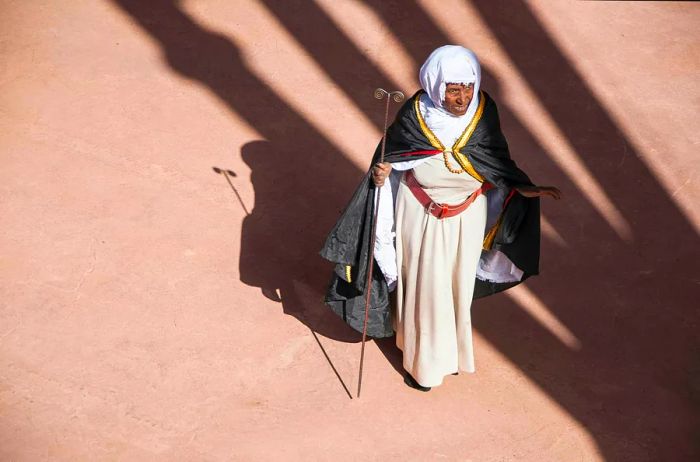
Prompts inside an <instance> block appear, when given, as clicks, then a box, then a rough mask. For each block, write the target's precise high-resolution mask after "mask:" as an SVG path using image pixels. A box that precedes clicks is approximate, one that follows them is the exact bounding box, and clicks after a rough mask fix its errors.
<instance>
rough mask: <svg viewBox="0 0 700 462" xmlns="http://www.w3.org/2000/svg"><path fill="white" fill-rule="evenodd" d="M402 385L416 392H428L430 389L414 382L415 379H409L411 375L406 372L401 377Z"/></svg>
mask: <svg viewBox="0 0 700 462" xmlns="http://www.w3.org/2000/svg"><path fill="white" fill-rule="evenodd" d="M403 383H405V384H406V385H408V386H409V387H411V388H415V389H416V390H418V391H430V387H424V386H423V385H421V384H420V383H418V382H416V379H414V378H413V377H411V374H409V373H408V372H406V373H405V374H404V376H403Z"/></svg>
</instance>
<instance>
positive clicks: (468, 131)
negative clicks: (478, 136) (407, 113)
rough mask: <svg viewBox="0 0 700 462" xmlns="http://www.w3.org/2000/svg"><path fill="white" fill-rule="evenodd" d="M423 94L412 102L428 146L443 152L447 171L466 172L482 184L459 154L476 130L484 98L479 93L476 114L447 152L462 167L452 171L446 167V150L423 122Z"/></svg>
mask: <svg viewBox="0 0 700 462" xmlns="http://www.w3.org/2000/svg"><path fill="white" fill-rule="evenodd" d="M422 94H423V92H421V93H419V94H418V95H417V96H416V99H415V100H414V102H413V107H414V109H415V111H416V118H417V119H418V124H419V125H420V128H421V131H422V132H423V134H424V135H425V137H426V138H428V141H429V142H430V144H431V145H432V146H433V147H434V148H436V149H439V150H441V151H443V156H444V157H445V166H446V167H447V169H448V170H449V171H450V172H452V173H463V172H467V173H468V174H469V175H471V176H472V177H474V178H475V179H476V180H477V181H479V182H481V183H483V182H484V177H483V176H481V175H479V173H478V172H477V171H476V170H475V169H474V166H473V165H472V163H471V162H469V158H468V157H467V156H465V155H464V154H462V153H461V152H459V151H460V150H461V149H462V148H463V147H464V146H466V145H467V141H469V138H471V136H472V134H473V133H474V130H476V126H477V124H478V123H479V120H481V116H482V115H483V114H484V106H485V103H486V98H484V94H483V92H482V93H480V96H481V98H480V99H479V106H477V108H476V113H474V117H473V118H472V121H471V122H469V125H467V127H466V128H465V129H464V132H462V134H461V135H460V137H459V138H458V139H457V141H456V142H455V144H454V146H453V147H452V149H451V150H449V151H450V152H451V153H452V157H454V158H455V160H456V161H457V163H459V165H460V166H461V167H462V170H453V169H451V168H450V167H449V166H448V162H447V156H446V151H448V150H446V149H445V146H443V145H442V143H441V142H440V140H439V139H438V138H437V136H435V134H434V133H433V132H432V131H431V130H430V128H428V125H427V124H426V123H425V120H423V115H422V114H421V112H420V104H419V103H420V97H421V95H422Z"/></svg>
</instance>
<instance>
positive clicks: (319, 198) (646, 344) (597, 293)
mask: <svg viewBox="0 0 700 462" xmlns="http://www.w3.org/2000/svg"><path fill="white" fill-rule="evenodd" d="M115 1H116V3H117V4H119V5H120V6H121V7H122V8H123V9H124V10H126V11H127V12H128V13H129V14H130V15H131V16H132V17H133V18H134V19H135V20H136V21H137V22H138V23H139V24H140V25H141V27H143V28H144V29H145V30H146V31H147V32H148V33H150V34H151V36H153V37H154V38H155V39H156V40H157V41H158V42H159V43H160V45H161V47H162V49H163V52H164V54H165V56H166V58H167V60H168V63H169V64H170V65H171V66H172V68H173V69H174V70H175V71H176V72H178V73H179V74H181V75H183V76H186V77H188V78H191V79H193V80H195V81H197V82H199V83H201V84H202V85H204V86H206V87H207V88H209V89H210V90H211V91H212V92H214V94H216V95H217V96H218V97H219V98H221V99H222V100H223V101H224V102H225V103H226V104H227V105H228V106H229V107H230V108H231V110H232V111H234V112H235V113H236V114H238V115H239V116H240V117H242V118H243V119H244V120H246V121H247V122H248V123H249V124H250V125H252V126H253V127H255V128H256V130H258V131H259V132H260V133H261V134H262V135H263V136H264V137H265V138H266V139H267V140H268V141H264V142H253V143H249V144H247V145H246V146H245V147H244V148H243V150H242V156H243V159H244V161H245V162H246V163H247V164H248V165H249V166H250V167H251V169H252V171H253V174H252V175H253V184H254V187H255V192H256V203H255V208H254V209H253V212H252V214H251V215H250V216H248V217H247V218H246V221H245V223H244V229H243V232H242V235H243V237H242V239H243V242H242V247H243V249H242V253H241V260H240V264H241V275H242V279H243V280H244V282H247V283H249V284H252V285H255V286H258V287H261V289H263V290H264V291H265V292H266V293H267V294H268V296H269V294H270V293H272V292H270V291H271V290H272V291H275V290H277V289H278V290H279V291H280V294H281V297H282V302H283V306H284V311H285V313H287V314H290V315H293V316H295V317H297V318H298V319H299V320H300V321H301V322H303V323H305V324H306V325H307V326H309V327H311V328H312V329H315V330H318V331H320V332H321V333H322V334H323V335H325V336H328V337H331V338H335V339H338V340H344V341H357V339H358V336H357V334H356V333H354V332H352V331H350V329H348V328H347V327H346V326H345V325H344V324H342V322H340V321H339V320H338V319H337V318H336V317H335V316H334V315H332V314H330V313H328V311H327V310H324V308H323V307H322V305H321V304H320V303H319V302H318V298H316V297H319V298H320V296H321V293H322V291H323V288H324V287H325V284H326V282H327V281H326V279H327V277H328V274H329V270H330V267H329V266H328V265H325V264H324V263H323V262H322V261H321V260H320V258H317V257H314V256H315V255H316V252H317V251H318V249H319V247H320V245H321V243H322V241H323V238H324V236H325V234H326V232H327V231H328V230H329V229H330V227H331V226H332V224H333V222H334V221H335V219H336V218H337V216H338V213H339V211H340V210H341V209H342V208H343V207H344V205H345V203H346V202H347V200H348V199H349V196H350V194H351V192H352V190H353V189H354V187H355V185H356V183H357V181H358V180H359V178H360V176H361V174H362V173H361V172H360V171H358V169H357V168H355V167H353V166H352V164H350V162H348V161H347V159H345V158H344V157H343V155H342V153H341V152H340V151H339V150H338V149H337V148H336V147H334V146H333V145H332V144H331V143H330V142H329V141H328V140H326V139H325V138H324V137H323V136H322V135H321V134H320V133H318V131H316V130H315V129H314V128H313V127H312V126H311V125H310V124H309V123H308V122H307V121H306V120H305V119H304V118H303V117H302V116H301V115H299V114H298V113H297V112H295V111H294V110H293V109H292V108H290V107H289V106H288V105H286V104H285V103H284V102H283V101H282V100H281V99H280V98H279V97H278V96H277V95H276V94H275V93H274V92H273V91H272V90H271V89H270V88H269V87H267V86H266V85H265V84H264V83H263V82H261V81H260V80H259V79H258V78H257V77H255V75H254V74H253V73H252V72H251V71H250V70H249V69H248V68H247V66H246V65H245V63H244V62H243V61H242V59H241V57H240V54H239V52H238V50H237V48H236V46H235V45H234V44H233V43H232V42H231V41H230V40H228V39H227V38H226V37H224V36H222V35H219V34H216V33H213V32H211V31H207V30H205V29H202V28H201V27H200V26H199V25H197V24H195V23H194V22H193V21H192V20H191V19H190V18H189V17H188V16H187V15H186V14H184V13H183V12H182V11H181V10H180V8H179V7H178V3H177V2H174V1H165V0H160V1H155V2H148V3H144V2H138V1H136V0H115ZM264 3H265V4H266V5H268V7H269V8H270V10H271V11H272V12H274V14H275V15H276V16H277V17H278V19H280V21H281V23H282V24H283V25H284V26H285V27H286V28H287V29H288V30H289V31H290V32H291V33H292V34H294V35H295V37H296V38H297V39H298V40H299V42H300V43H302V44H303V46H304V47H305V48H306V49H307V50H309V51H310V54H311V55H312V57H313V58H314V59H316V60H317V62H318V63H319V64H320V65H321V67H322V68H323V69H324V71H325V72H326V73H327V74H328V75H329V76H330V77H331V78H332V79H333V80H334V81H335V82H336V83H337V84H338V85H339V86H341V87H342V89H343V90H344V91H345V92H346V93H347V94H348V95H349V96H350V97H352V98H353V99H354V100H355V101H357V102H358V103H357V104H358V107H360V109H362V110H363V111H364V112H365V114H366V115H367V117H368V118H369V119H370V120H373V121H374V122H375V123H376V122H378V119H377V113H376V112H375V108H374V107H373V106H371V103H369V102H365V101H367V100H365V99H363V95H364V94H365V93H369V92H371V90H372V89H373V88H374V87H376V86H381V84H382V83H383V82H389V83H388V84H387V86H391V84H392V82H391V80H390V79H388V78H386V76H383V75H382V74H381V72H380V71H379V70H377V69H376V68H374V67H372V66H371V64H370V62H369V61H368V60H366V59H364V58H363V54H362V53H361V52H360V51H359V50H357V49H356V47H355V46H354V45H353V44H352V43H351V42H350V41H349V40H348V39H347V37H345V36H344V34H343V33H342V32H341V31H339V30H338V29H337V28H336V27H335V26H333V25H332V22H331V21H330V20H329V19H328V18H327V17H326V16H325V14H323V13H322V12H320V10H318V8H317V7H316V6H315V5H313V4H309V5H305V9H304V10H299V9H298V8H292V7H287V6H285V5H286V3H285V2H278V1H273V0H264ZM365 3H366V4H367V5H369V6H370V7H372V8H373V9H374V10H375V12H376V13H377V14H378V15H379V16H380V17H381V18H382V20H383V21H384V23H385V24H386V26H387V27H388V28H389V29H390V30H391V31H392V33H393V34H394V35H395V36H396V37H397V38H398V39H399V40H400V41H401V43H403V45H404V46H405V47H406V49H407V51H408V52H409V54H410V55H411V56H412V57H413V59H414V60H415V62H416V63H418V64H420V63H422V62H423V60H424V59H425V58H426V57H427V55H428V54H429V53H430V51H432V50H433V49H434V48H436V47H437V46H440V45H443V44H445V43H449V40H448V38H447V37H446V36H445V34H444V33H443V32H442V30H441V29H440V27H439V26H438V25H437V24H434V23H433V22H432V21H431V19H430V16H429V15H428V14H426V12H425V11H423V10H422V8H421V7H420V6H419V5H418V4H417V3H416V2H414V1H408V0H406V1H401V2H394V1H379V0H366V1H365ZM474 4H475V6H476V8H477V10H478V11H479V12H480V14H481V15H482V17H483V19H484V21H485V22H486V23H487V24H488V25H489V27H490V28H491V30H492V32H493V33H494V35H495V36H496V37H497V38H498V40H499V41H500V42H501V45H502V46H503V47H504V49H505V50H506V52H507V53H508V54H509V56H510V57H511V59H512V60H513V62H514V64H515V65H516V66H517V67H518V70H519V71H520V72H521V74H522V75H523V76H524V77H525V79H526V80H527V82H528V84H529V85H530V86H531V88H532V89H533V90H534V91H535V94H536V95H537V97H538V99H539V100H540V101H541V103H542V104H543V105H544V107H545V108H546V110H547V111H549V114H550V115H551V117H552V119H553V120H554V121H555V122H556V124H557V125H558V128H559V130H560V131H561V132H562V133H563V134H564V136H565V138H566V140H567V141H568V143H569V144H570V145H571V146H572V147H573V148H574V150H575V152H576V154H577V155H578V156H579V158H580V159H581V160H582V161H583V162H584V163H585V164H586V166H587V167H588V169H589V170H590V171H591V172H592V173H593V176H594V177H596V178H597V180H598V181H599V182H600V183H601V184H602V186H603V187H604V188H605V191H606V193H607V194H608V196H609V197H610V198H611V199H612V202H613V204H614V205H615V206H616V207H617V209H618V210H619V211H620V212H621V214H622V216H623V217H624V219H625V220H626V221H627V223H629V225H630V227H631V230H632V235H631V237H630V239H628V240H625V239H622V238H621V237H620V236H618V234H617V233H616V232H615V230H613V229H612V228H611V227H610V225H609V224H608V223H607V222H606V221H605V220H604V219H603V218H602V217H601V216H600V214H599V213H598V212H597V211H596V209H595V207H594V206H593V204H591V202H590V200H589V199H588V195H587V192H586V191H580V190H578V189H577V188H576V187H575V186H574V185H573V184H571V182H570V180H569V179H568V177H567V176H566V174H565V173H564V172H562V171H561V170H560V169H559V168H558V166H557V165H556V164H555V163H554V162H553V161H552V159H551V158H550V157H549V156H548V155H547V153H546V151H545V150H544V149H543V148H542V147H541V146H539V144H538V143H537V141H536V140H535V137H534V136H533V135H532V134H531V133H530V132H529V130H528V129H527V128H525V127H526V124H524V123H522V122H521V121H519V120H518V118H517V117H516V116H515V115H514V113H513V112H512V111H511V110H509V108H508V107H507V106H506V105H505V104H503V103H501V105H500V112H501V117H502V125H503V128H504V132H505V133H506V135H507V136H508V138H509V141H510V144H511V147H512V151H513V155H514V157H515V158H516V160H517V161H518V162H519V163H520V164H521V165H522V166H523V167H524V169H525V170H526V171H528V173H530V175H531V176H532V177H533V178H534V179H535V180H536V181H537V182H540V183H552V184H557V185H559V186H561V187H562V189H564V191H565V193H566V196H567V199H566V202H565V203H564V204H561V205H553V204H547V203H546V204H544V207H543V208H544V213H545V215H546V217H547V219H548V221H549V222H551V223H552V224H553V225H554V227H555V228H556V230H557V231H558V232H559V233H560V234H561V235H562V236H563V237H564V240H565V245H564V246H563V247H562V246H561V245H560V244H557V243H556V242H552V241H549V240H546V239H545V240H544V242H543V247H542V254H543V259H542V261H543V265H542V269H543V276H542V277H539V278H534V279H532V280H531V281H530V282H528V287H529V288H530V290H532V291H533V293H534V294H535V295H536V296H537V297H538V298H539V299H541V300H542V301H543V302H544V304H545V305H546V306H547V307H548V309H549V310H551V312H552V313H553V314H554V315H555V316H556V317H557V318H558V319H559V320H561V322H562V323H563V324H564V325H566V326H567V327H568V329H569V330H570V331H571V332H572V333H573V334H574V335H575V336H576V337H577V338H578V339H579V340H580V342H581V345H582V349H581V350H580V351H576V350H573V349H571V348H569V347H567V346H566V345H564V344H563V343H562V342H560V341H559V340H558V339H557V338H556V337H555V336H553V335H552V334H551V333H550V332H549V331H548V330H546V329H545V328H544V327H542V325H541V324H540V323H539V322H537V321H536V320H535V319H533V318H532V317H531V316H530V315H528V314H527V313H526V312H525V311H523V310H522V309H521V308H520V307H519V306H518V305H517V304H515V303H514V302H513V301H511V299H510V298H508V297H507V296H506V295H498V296H495V297H491V298H489V299H485V300H480V301H478V302H476V303H475V305H474V319H473V322H474V325H475V328H476V329H477V330H478V331H479V332H480V333H481V334H482V335H483V336H484V337H485V338H486V339H487V340H488V341H489V342H490V343H491V344H493V345H494V346H495V347H496V348H498V349H499V350H500V351H501V352H502V353H503V354H504V355H505V356H506V357H507V358H508V359H509V360H510V361H512V363H513V364H515V365H516V366H517V367H519V368H520V369H521V370H522V371H523V372H524V373H525V374H527V376H528V377H529V378H530V379H531V380H532V381H533V382H534V383H536V384H537V385H538V386H539V387H541V389H542V390H543V391H545V392H546V393H547V394H548V395H549V396H550V397H551V398H552V399H553V400H554V401H556V402H557V403H558V404H559V405H561V406H562V408H563V409H565V410H566V411H567V412H568V413H570V414H571V415H572V416H573V417H574V418H575V419H577V420H578V421H579V422H580V423H581V424H582V425H584V426H585V427H586V429H587V430H588V431H589V432H590V433H591V435H592V436H593V438H594V439H595V441H596V443H597V444H598V446H599V447H600V451H601V454H602V455H603V457H604V458H605V459H606V460H610V461H626V460H630V461H632V460H634V461H644V460H649V461H656V460H674V461H675V460H690V456H691V455H692V454H693V451H694V450H697V448H692V447H691V445H690V443H689V441H690V440H691V437H692V436H693V435H691V431H692V429H693V425H694V424H695V423H696V420H695V419H696V418H695V416H694V413H693V409H694V408H695V404H696V403H694V402H693V401H692V400H691V398H692V397H693V396H695V397H697V396H698V388H697V386H698V377H697V376H692V377H691V376H689V375H688V372H687V371H691V370H694V371H698V369H699V368H698V367H697V361H698V356H697V355H695V356H693V355H692V354H691V353H692V352H693V349H692V348H694V346H695V336H696V331H697V326H698V313H697V310H696V309H694V308H692V309H691V304H690V303H691V301H694V300H697V299H698V297H697V295H698V290H697V287H698V285H697V281H698V280H699V279H700V277H698V273H697V272H698V270H697V263H696V262H697V261H698V249H699V248H700V246H698V239H697V235H696V233H695V231H694V230H693V228H692V226H691V225H690V223H689V222H688V220H687V219H686V218H685V217H684V216H683V214H682V213H681V212H680V210H679V209H678V207H677V206H676V204H675V203H674V202H673V200H672V198H671V197H669V195H668V194H667V193H666V191H665V190H664V189H663V187H662V186H661V185H660V184H659V182H658V181H657V180H656V178H655V177H654V175H653V174H652V173H651V172H650V171H649V169H648V168H647V166H646V165H645V164H644V163H643V162H642V161H641V160H640V158H639V155H638V153H637V152H635V150H634V147H633V146H632V145H631V143H630V142H629V141H628V140H627V139H626V136H625V135H624V133H622V132H621V131H620V129H619V128H618V127H617V126H616V124H615V123H614V122H613V120H612V119H611V117H610V116H609V115H608V114H607V112H606V111H605V109H603V108H602V106H601V105H600V104H599V103H598V102H597V100H596V99H595V96H594V94H593V93H592V92H591V90H590V88H589V86H588V84H587V83H586V82H585V81H584V80H583V79H582V78H581V76H580V75H579V74H578V73H577V72H576V70H575V69H574V67H573V66H572V65H571V63H570V62H569V61H568V60H567V59H566V58H565V57H564V56H563V54H562V53H561V51H560V50H559V48H558V46H557V45H556V43H554V41H553V40H552V39H551V37H549V36H548V34H547V32H546V31H545V29H544V28H543V27H542V25H541V24H540V23H539V22H538V20H537V18H536V17H535V16H534V15H533V14H532V12H531V11H530V10H529V8H528V6H527V5H526V4H524V3H521V2H507V3H504V2H491V1H486V0H483V1H481V0H478V1H475V2H474ZM292 6H294V5H292ZM306 8H308V10H307V9H306ZM311 21H315V22H311ZM316 25H318V27H315V26H316ZM311 31H313V32H311ZM327 44H332V45H333V47H337V50H335V49H333V48H332V47H329V46H327ZM464 45H466V46H469V45H470V44H468V43H466V44H464ZM476 51H477V53H478V51H479V50H476ZM345 58H347V60H346V59H345ZM484 71H485V72H484V83H483V87H484V89H486V90H487V91H489V92H490V93H491V94H492V95H493V96H494V97H495V98H496V100H497V101H499V100H500V98H499V95H498V85H497V84H498V81H497V79H496V78H495V77H494V76H493V75H491V74H490V73H489V70H488V69H485V70H484ZM404 90H408V92H409V93H410V91H411V90H412V89H404ZM279 165H284V169H281V168H279ZM206 168H209V166H207V167H206ZM315 178H323V179H324V180H323V183H324V184H326V185H328V186H327V187H324V188H321V187H319V186H318V182H316V181H313V179H315ZM280 204H284V205H283V206H280ZM281 236H284V238H281ZM378 345H379V346H380V348H382V350H383V351H384V353H385V355H386V356H387V358H388V359H389V361H390V362H391V363H392V365H393V366H394V367H395V368H397V370H399V367H400V352H398V351H397V350H396V348H395V347H393V342H391V341H380V342H378ZM695 351H697V350H695ZM397 359H398V362H397ZM397 363H398V367H397ZM477 364H479V367H489V366H488V365H486V364H480V363H478V352H477Z"/></svg>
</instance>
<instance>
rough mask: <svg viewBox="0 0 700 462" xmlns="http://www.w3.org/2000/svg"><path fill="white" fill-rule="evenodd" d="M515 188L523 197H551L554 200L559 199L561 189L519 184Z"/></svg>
mask: <svg viewBox="0 0 700 462" xmlns="http://www.w3.org/2000/svg"><path fill="white" fill-rule="evenodd" d="M515 189H517V190H518V192H519V193H520V194H522V195H523V196H525V197H553V198H554V199H556V200H559V199H561V191H559V188H555V187H554V186H521V187H520V188H515Z"/></svg>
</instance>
